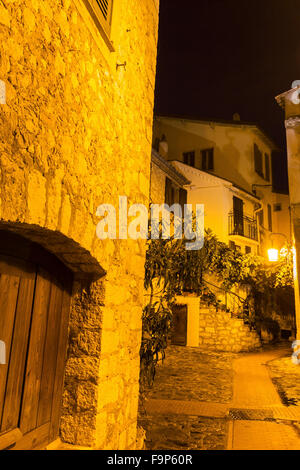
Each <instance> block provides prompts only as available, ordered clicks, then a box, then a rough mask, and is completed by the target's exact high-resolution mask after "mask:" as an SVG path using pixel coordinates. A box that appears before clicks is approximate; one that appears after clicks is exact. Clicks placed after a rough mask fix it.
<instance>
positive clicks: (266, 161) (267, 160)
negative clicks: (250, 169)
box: [265, 153, 270, 181]
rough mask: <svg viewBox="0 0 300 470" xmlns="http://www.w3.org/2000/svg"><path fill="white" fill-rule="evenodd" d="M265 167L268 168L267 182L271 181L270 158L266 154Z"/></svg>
mask: <svg viewBox="0 0 300 470" xmlns="http://www.w3.org/2000/svg"><path fill="white" fill-rule="evenodd" d="M265 167H266V181H270V157H269V155H268V154H267V153H266V154H265Z"/></svg>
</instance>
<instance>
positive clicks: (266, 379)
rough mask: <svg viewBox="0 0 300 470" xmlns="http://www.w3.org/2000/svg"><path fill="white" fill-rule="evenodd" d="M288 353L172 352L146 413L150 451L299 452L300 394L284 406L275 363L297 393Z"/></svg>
mask: <svg viewBox="0 0 300 470" xmlns="http://www.w3.org/2000/svg"><path fill="white" fill-rule="evenodd" d="M289 356H290V349H289V344H283V345H280V346H277V347H276V348H275V347H274V348H270V347H269V348H267V349H266V350H263V351H259V352H256V353H250V354H249V353H248V354H229V353H217V352H216V353H208V352H204V351H201V350H199V349H196V348H184V347H178V346H171V347H169V348H168V350H167V354H166V360H165V362H164V363H163V365H162V366H160V367H159V370H158V373H157V376H156V379H155V383H154V387H153V390H152V391H151V393H150V398H149V400H148V401H147V403H146V405H145V409H144V412H141V418H140V424H141V425H142V426H143V427H144V428H145V429H146V434H147V438H146V446H147V449H149V450H164V449H174V450H180V449H183V450H192V449H194V450H196V449H197V450H225V449H227V450H300V406H297V404H298V405H299V404H300V396H299V397H298V398H299V402H298V401H297V400H296V398H295V399H294V401H292V400H290V402H292V403H295V402H297V404H293V405H290V406H287V404H286V403H284V400H283V397H284V396H285V394H284V391H283V390H282V389H281V390H279V389H278V387H277V382H276V378H275V373H274V368H273V366H272V364H276V367H277V368H278V367H279V366H280V365H281V366H282V365H283V366H285V367H284V369H285V370H286V371H287V375H286V377H285V386H286V388H287V390H288V389H292V387H294V389H295V390H297V389H298V390H300V368H299V367H298V366H293V364H292V362H291V360H290V357H289ZM287 361H288V362H287ZM289 374H290V375H289ZM281 377H283V374H282V371H281ZM289 380H290V382H291V383H289ZM295 381H296V383H294V382H295ZM274 384H276V386H275V385H274ZM280 392H281V393H280ZM298 393H299V392H298ZM294 394H295V393H294Z"/></svg>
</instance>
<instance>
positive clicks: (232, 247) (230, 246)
mask: <svg viewBox="0 0 300 470" xmlns="http://www.w3.org/2000/svg"><path fill="white" fill-rule="evenodd" d="M229 248H230V249H231V250H233V251H235V243H234V242H233V241H232V240H230V242H229Z"/></svg>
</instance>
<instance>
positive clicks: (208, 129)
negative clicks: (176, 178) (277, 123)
mask: <svg viewBox="0 0 300 470" xmlns="http://www.w3.org/2000/svg"><path fill="white" fill-rule="evenodd" d="M162 136H164V137H163V141H164V147H163V148H164V155H163V156H164V158H166V159H167V160H169V161H170V162H172V164H173V165H174V166H175V167H176V169H177V170H178V171H179V172H180V173H182V174H183V175H184V176H185V177H186V178H187V179H188V180H189V181H190V182H191V184H190V185H189V186H187V189H188V194H187V201H188V202H189V203H192V204H196V203H203V204H204V205H205V226H206V228H210V229H211V230H213V232H214V233H215V234H216V235H217V236H218V238H219V239H220V240H221V241H224V242H225V243H228V244H230V245H231V246H232V247H236V248H237V249H241V250H242V252H244V253H249V252H251V253H254V254H256V253H260V254H261V255H264V256H266V255H267V249H268V248H270V247H271V246H272V244H273V245H274V246H276V247H277V248H281V247H282V246H283V245H285V244H286V240H288V241H289V240H290V214H289V197H288V196H287V195H284V194H277V193H274V192H273V183H272V153H273V152H274V151H277V150H278V149H277V147H276V145H275V144H274V143H273V142H272V140H271V139H270V138H269V137H268V136H267V135H266V134H265V133H264V132H263V131H262V130H261V129H260V128H259V127H258V126H257V125H255V124H249V123H243V122H241V121H240V120H235V121H230V122H225V121H201V120H199V121H196V120H189V119H181V118H171V117H156V119H155V122H154V134H153V137H154V139H153V141H154V145H155V147H156V148H157V149H158V150H159V147H160V146H159V142H160V141H161V140H162ZM166 142H167V145H166ZM276 233H280V234H283V235H275V234H276ZM272 234H273V235H272Z"/></svg>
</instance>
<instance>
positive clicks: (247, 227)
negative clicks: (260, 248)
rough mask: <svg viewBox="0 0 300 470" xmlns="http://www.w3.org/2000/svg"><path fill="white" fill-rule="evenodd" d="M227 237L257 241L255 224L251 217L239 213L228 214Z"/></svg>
mask: <svg viewBox="0 0 300 470" xmlns="http://www.w3.org/2000/svg"><path fill="white" fill-rule="evenodd" d="M228 232H229V235H239V236H240V237H245V238H249V239H250V240H255V241H258V230H257V222H256V220H255V219H253V218H252V217H249V216H247V215H244V214H243V213H240V212H230V214H229V216H228Z"/></svg>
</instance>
